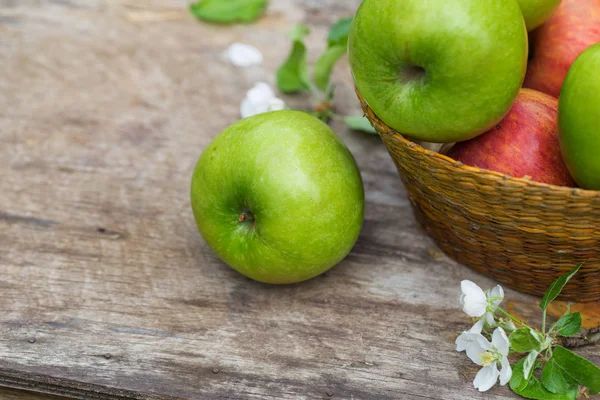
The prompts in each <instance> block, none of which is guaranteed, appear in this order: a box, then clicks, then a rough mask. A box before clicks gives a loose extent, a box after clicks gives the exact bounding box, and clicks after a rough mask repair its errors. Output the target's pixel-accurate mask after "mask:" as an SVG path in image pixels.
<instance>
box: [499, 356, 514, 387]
mask: <svg viewBox="0 0 600 400" xmlns="http://www.w3.org/2000/svg"><path fill="white" fill-rule="evenodd" d="M500 365H501V366H502V371H500V384H501V385H502V386H504V385H506V384H507V383H508V382H509V381H510V378H511V377H512V369H511V368H510V363H509V362H508V358H506V357H502V359H501V360H500Z"/></svg>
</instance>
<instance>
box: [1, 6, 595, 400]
mask: <svg viewBox="0 0 600 400" xmlns="http://www.w3.org/2000/svg"><path fill="white" fill-rule="evenodd" d="M357 4H358V1H357V0H353V1H345V2H340V1H315V0H313V1H304V2H302V1H291V0H280V1H277V2H271V6H270V7H271V8H270V10H269V13H268V15H266V16H265V17H264V18H262V19H261V20H260V21H259V22H258V23H257V24H254V25H240V26H234V27H222V26H210V25H206V24H201V23H198V22H196V21H194V20H193V19H192V18H190V17H189V16H188V15H187V12H186V11H185V9H184V7H185V2H184V1H176V0H151V1H147V2H144V4H143V7H142V6H140V2H137V1H133V0H130V1H125V0H120V1H118V0H112V1H108V0H106V1H102V0H52V1H43V0H25V1H22V0H19V1H16V0H14V1H12V0H0V143H2V146H0V274H1V276H2V279H1V280H0V385H4V386H8V387H17V388H24V389H28V390H34V391H39V392H46V393H54V394H61V395H66V396H70V397H72V398H89V399H131V398H133V399H176V398H185V399H327V398H338V399H378V400H381V399H445V400H463V399H465V400H466V399H494V400H499V399H508V398H513V397H514V396H513V395H512V394H511V392H510V391H509V390H508V389H507V388H495V389H493V390H492V391H490V392H489V393H487V394H479V393H478V392H476V391H475V390H473V388H472V379H473V377H474V375H475V373H476V371H477V369H476V368H475V366H474V365H472V363H471V362H470V361H469V360H468V359H467V358H466V357H465V356H464V355H462V354H457V353H455V352H454V344H453V342H454V339H455V337H456V335H457V334H458V333H459V332H460V331H461V330H463V329H465V328H467V327H468V326H469V322H468V321H467V320H466V319H465V318H464V316H463V314H462V312H461V311H460V310H459V307H458V295H459V282H460V280H462V279H471V280H474V281H476V282H478V283H479V284H481V285H482V286H483V287H492V286H493V285H494V282H493V281H492V280H490V279H487V278H485V277H483V276H482V275H479V274H476V273H474V272H472V271H470V270H468V269H467V268H465V267H462V266H460V265H457V264H455V263H454V262H452V261H450V260H449V259H447V258H446V257H443V256H441V255H440V253H439V251H438V250H437V249H436V248H435V247H434V245H433V244H432V242H431V241H430V240H429V239H428V238H427V237H426V236H425V235H424V234H423V233H421V232H420V231H419V230H418V228H417V224H416V222H415V220H414V218H413V216H412V213H411V209H410V204H409V201H408V200H407V198H406V194H405V192H404V189H403V187H402V184H401V182H400V179H399V178H398V175H397V173H396V171H395V167H394V165H393V163H392V161H391V159H390V157H389V156H388V154H387V152H386V150H385V148H384V147H383V145H382V143H381V141H380V140H379V139H378V138H377V137H374V136H366V135H363V134H359V133H354V132H348V131H345V130H344V128H343V126H341V125H338V124H334V125H333V127H334V128H335V130H336V131H337V132H338V133H340V135H341V136H342V138H343V139H344V141H345V142H346V143H347V144H348V146H349V147H350V149H351V151H352V152H353V153H354V155H355V157H356V159H357V162H358V164H359V166H360V168H361V172H362V175H363V179H364V182H365V190H366V196H367V207H366V220H365V225H364V229H363V232H362V235H361V237H360V239H359V241H358V243H357V245H356V247H355V248H354V250H353V251H352V253H351V254H350V255H349V256H348V257H347V258H346V260H344V261H343V262H342V263H341V264H340V265H338V266H337V267H335V268H334V269H332V270H331V271H329V272H328V273H326V274H324V275H323V276H321V277H318V278H316V279H313V280H311V281H308V282H305V283H303V284H299V285H292V286H268V285H262V284H258V283H255V282H252V281H250V280H248V279H246V278H244V277H242V276H240V275H239V274H237V273H235V272H234V271H232V270H231V269H229V268H228V267H226V266H225V265H224V264H222V263H221V262H220V261H219V260H218V259H217V258H216V257H215V256H214V255H213V254H212V253H211V251H210V250H209V249H208V248H207V247H206V245H205V244H204V242H203V241H202V239H201V237H200V235H199V234H198V232H197V230H196V227H195V225H194V220H193V217H192V213H191V209H190V203H189V182H190V178H191V173H192V169H193V167H194V164H195V162H196V160H197V159H198V156H199V155H200V153H201V152H202V149H203V148H204V147H205V146H206V145H207V144H208V143H209V141H210V140H211V139H212V138H213V137H214V136H215V135H216V134H217V133H218V132H219V131H221V130H222V129H223V128H225V127H226V126H227V125H228V124H230V123H232V122H234V121H236V120H237V119H238V118H239V111H238V107H239V103H240V101H241V100H242V98H243V97H244V94H245V92H246V91H247V90H248V89H249V88H250V87H251V86H252V85H253V84H254V83H255V82H256V81H259V80H265V81H267V82H270V83H273V79H274V71H275V69H276V68H277V67H278V65H279V64H280V63H281V62H282V60H283V59H284V58H285V56H286V53H287V50H288V48H289V42H288V39H287V38H286V31H287V30H288V29H289V28H290V26H292V25H293V24H294V23H298V22H306V23H309V24H310V25H311V27H312V28H313V34H312V35H311V37H310V39H309V48H310V59H311V60H312V61H314V60H315V59H316V57H317V56H318V54H319V52H320V51H321V50H322V48H323V44H324V37H325V35H326V32H327V29H328V26H329V24H330V23H331V22H332V21H333V20H335V19H336V18H338V17H341V16H347V15H350V14H351V13H352V12H353V10H354V8H355V7H356V6H357ZM234 41H243V42H246V43H249V44H253V45H255V46H257V47H258V48H259V49H261V51H262V52H263V54H264V57H265V63H264V66H263V67H255V68H250V69H236V68H234V67H232V66H231V65H229V64H228V63H226V62H225V61H223V59H222V57H221V54H222V52H223V50H224V49H225V48H226V47H227V46H228V45H229V44H230V43H232V42H234ZM334 79H335V81H336V82H338V98H339V100H340V101H339V109H340V111H341V112H343V113H359V112H360V107H359V104H358V101H357V100H356V97H355V96H354V93H353V91H352V85H351V81H350V75H349V72H348V67H347V64H342V65H340V67H339V68H338V70H337V71H336V76H335V78H334ZM287 100H288V101H289V103H290V104H292V105H295V106H297V107H306V106H307V105H308V104H309V99H308V98H307V97H305V96H299V97H293V98H287ZM507 296H508V297H510V298H511V300H512V301H513V303H512V306H514V307H518V309H519V310H523V312H522V314H523V316H524V317H531V316H532V315H533V314H532V313H533V312H537V305H536V301H537V300H536V299H534V298H531V297H528V296H524V295H521V294H517V293H514V292H512V291H507ZM532 321H535V318H533V319H532ZM582 353H583V354H585V355H586V356H588V357H590V358H591V359H592V361H594V362H596V363H600V354H599V353H598V350H597V349H584V350H582ZM4 393H10V392H4ZM0 394H2V393H1V392H0ZM2 395H4V394H2ZM7 396H10V395H7ZM13 397H14V396H13ZM7 398H10V397H7Z"/></svg>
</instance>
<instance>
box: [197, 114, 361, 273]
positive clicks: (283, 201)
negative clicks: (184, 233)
mask: <svg viewBox="0 0 600 400" xmlns="http://www.w3.org/2000/svg"><path fill="white" fill-rule="evenodd" d="M191 199H192V209H193V212H194V217H195V220H196V224H197V226H198V229H199V230H200V233H201V234H202V236H203V237H204V239H205V240H206V242H207V244H208V245H209V246H210V247H211V248H212V250H213V251H214V252H215V253H216V254H217V255H218V256H219V257H220V258H221V259H222V260H223V261H225V263H227V264H228V265H229V266H231V267H232V268H233V269H235V270H237V271H239V272H240V273H242V274H244V275H246V276H248V277H250V278H252V279H255V280H257V281H261V282H267V283H295V282H300V281H303V280H306V279H309V278H312V277H314V276H317V275H319V274H320V273H322V272H324V271H326V270H328V269H329V268H331V267H332V266H334V265H335V264H337V263H338V262H339V261H340V260H341V259H342V258H344V257H345V256H346V255H347V254H348V252H349V251H350V250H351V249H352V247H353V245H354V243H355V242H356V239H357V238H358V235H359V233H360V230H361V227H362V222H363V210H364V192H363V185H362V180H361V177H360V173H359V171H358V168H357V166H356V162H355V160H354V158H353V157H352V155H351V154H350V151H349V150H348V148H347V147H346V146H345V145H344V143H343V142H342V141H341V140H340V139H339V138H338V137H337V136H336V135H335V134H334V133H333V132H332V131H331V129H330V128H329V127H328V126H327V125H325V124H324V123H323V122H321V121H319V120H318V119H316V118H314V117H312V116H310V115H308V114H306V113H303V112H299V111H275V112H270V113H265V114H259V115H255V116H253V117H249V118H246V119H243V120H241V121H238V122H236V123H234V124H233V125H231V126H230V127H228V128H227V129H225V130H224V131H223V132H221V133H220V134H219V135H217V137H216V138H215V139H214V140H213V141H212V142H211V143H210V144H209V146H208V147H207V148H206V149H205V150H204V152H203V153H202V156H201V157H200V159H199V161H198V163H197V165H196V168H195V170H194V174H193V178H192V187H191Z"/></svg>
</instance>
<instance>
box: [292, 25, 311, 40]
mask: <svg viewBox="0 0 600 400" xmlns="http://www.w3.org/2000/svg"><path fill="white" fill-rule="evenodd" d="M309 34H310V28H309V27H308V26H306V25H304V24H298V25H296V26H294V27H293V28H292V29H291V30H290V31H289V33H288V37H289V38H290V40H292V41H296V40H304V38H305V37H307V36H308V35H309Z"/></svg>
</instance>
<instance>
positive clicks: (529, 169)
mask: <svg viewBox="0 0 600 400" xmlns="http://www.w3.org/2000/svg"><path fill="white" fill-rule="evenodd" d="M557 115H558V100H557V99H556V98H554V97H552V96H549V95H547V94H544V93H541V92H538V91H536V90H531V89H521V91H520V92H519V95H518V96H517V100H516V101H515V103H514V104H513V106H512V108H511V110H510V112H509V113H508V114H507V115H506V117H504V119H503V120H502V121H500V123H499V124H498V125H497V126H496V127H495V128H492V129H491V130H489V131H487V132H486V133H484V134H482V135H480V136H477V137H476V138H474V139H471V140H468V141H465V142H459V143H457V144H456V145H454V147H452V149H450V152H449V153H448V156H449V157H452V158H454V159H455V160H458V161H461V162H462V163H463V164H466V165H470V166H473V167H478V168H482V169H488V170H491V171H497V172H501V173H503V174H509V175H511V176H514V177H516V178H522V177H524V176H530V177H531V179H532V180H534V181H537V182H542V183H549V184H552V185H559V186H571V187H575V186H577V185H576V184H575V182H574V181H573V178H571V175H569V171H568V170H567V167H566V166H565V163H564V162H563V160H562V157H561V154H560V145H559V142H558V130H557Z"/></svg>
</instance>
